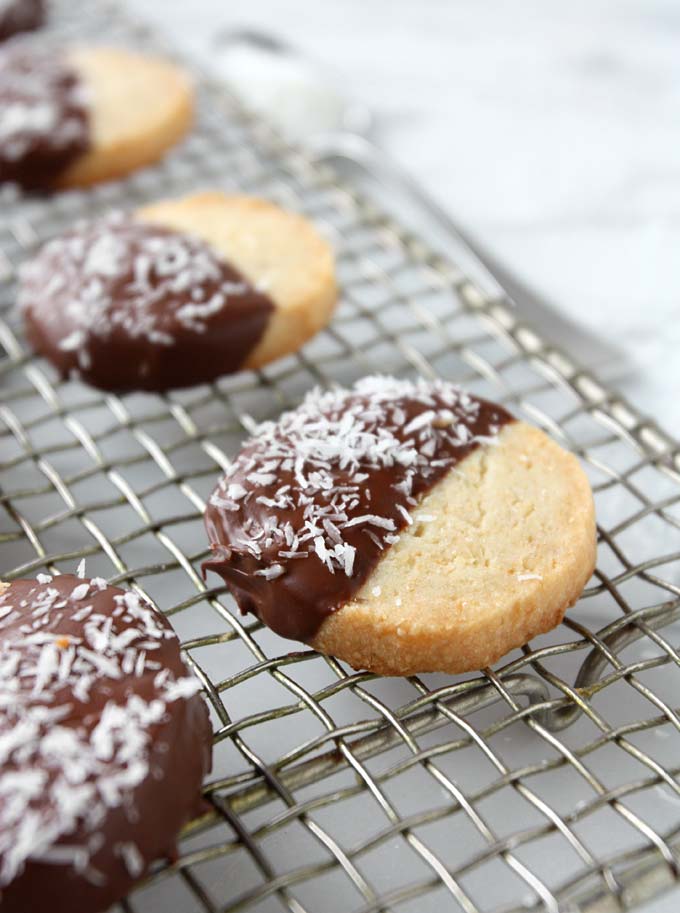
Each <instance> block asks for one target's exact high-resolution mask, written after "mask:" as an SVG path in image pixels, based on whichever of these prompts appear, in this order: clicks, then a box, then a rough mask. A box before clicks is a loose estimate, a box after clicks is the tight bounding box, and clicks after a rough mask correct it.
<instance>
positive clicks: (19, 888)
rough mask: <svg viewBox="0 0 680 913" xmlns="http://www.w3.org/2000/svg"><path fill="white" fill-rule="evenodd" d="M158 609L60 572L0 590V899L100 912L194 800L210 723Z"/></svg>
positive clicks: (171, 836) (10, 909) (15, 906)
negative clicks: (57, 574) (59, 573)
mask: <svg viewBox="0 0 680 913" xmlns="http://www.w3.org/2000/svg"><path fill="white" fill-rule="evenodd" d="M199 690H200V685H199V683H198V681H197V680H196V679H195V678H194V677H193V676H191V675H190V674H189V673H188V670H187V668H186V666H185V665H184V662H183V660H182V658H181V655H180V650H179V643H178V641H177V637H176V635H175V634H174V632H173V631H172V629H171V628H170V625H169V624H168V622H167V621H166V620H165V618H164V617H163V616H162V615H160V613H158V612H156V611H155V610H154V609H152V608H151V607H150V606H148V605H146V604H145V603H143V602H141V601H140V600H139V599H138V598H137V596H135V595H134V594H133V593H129V592H124V591H123V590H120V589H118V588H116V587H110V586H107V584H106V582H105V581H104V580H101V579H97V578H95V579H92V580H84V579H81V578H79V577H74V576H72V575H69V574H65V575H63V576H58V577H54V578H52V577H49V576H47V575H41V576H39V577H38V579H37V581H36V580H17V581H15V582H13V583H11V584H9V585H8V586H7V587H6V588H5V589H4V592H2V594H0V698H1V699H0V907H1V908H2V910H3V913H27V911H29V910H30V911H31V913H48V911H49V913H98V911H101V910H104V909H108V907H109V906H110V904H112V903H114V902H116V901H117V900H119V899H120V898H121V897H123V896H124V895H125V894H127V893H128V891H129V889H130V887H131V886H132V885H133V883H134V882H135V881H136V880H137V879H138V878H139V877H141V876H142V875H143V874H144V873H145V872H146V870H147V869H148V867H149V865H150V864H151V863H152V862H153V861H154V860H156V859H158V858H160V857H163V856H168V855H172V854H173V853H174V852H175V849H176V845H175V841H176V837H177V834H178V831H179V830H180V828H181V827H182V826H183V825H184V823H185V822H186V821H187V820H189V819H190V818H191V817H192V816H194V815H196V814H198V813H199V812H200V811H201V800H200V787H201V782H202V780H203V777H204V775H205V774H206V773H207V771H208V770H209V767H210V741H211V727H210V723H209V719H208V713H207V709H206V706H205V703H204V701H203V699H202V698H201V696H200V695H199V694H198V692H199Z"/></svg>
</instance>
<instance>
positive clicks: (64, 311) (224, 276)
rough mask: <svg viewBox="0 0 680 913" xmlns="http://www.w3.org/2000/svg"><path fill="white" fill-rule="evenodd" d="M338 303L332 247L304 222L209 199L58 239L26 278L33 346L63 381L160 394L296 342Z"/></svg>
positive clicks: (108, 221) (25, 306) (248, 364)
mask: <svg viewBox="0 0 680 913" xmlns="http://www.w3.org/2000/svg"><path fill="white" fill-rule="evenodd" d="M335 300H336V289H335V279H334V267H333V257H332V254H331V251H330V248H329V246H328V244H327V243H326V242H325V241H323V240H322V239H321V238H320V236H319V235H318V234H317V233H316V231H315V230H314V228H313V227H312V226H311V225H310V223H308V222H307V221H306V220H305V219H303V218H301V217H300V216H296V215H292V214H290V213H286V212H284V211H283V210H281V209H279V208H278V207H276V206H273V205H272V204H270V203H266V202H264V201H261V200H254V199H250V198H247V197H227V196H223V195H221V194H203V195H200V196H196V197H188V198H185V199H181V200H175V201H168V202H164V203H158V204H156V205H154V206H151V207H148V208H147V209H145V210H142V211H141V212H139V213H137V214H136V215H135V216H134V217H128V216H123V215H120V214H119V215H114V216H110V217H108V218H104V219H101V220H99V221H96V222H92V223H89V224H85V225H80V226H78V227H76V228H74V229H73V230H71V231H69V232H68V233H66V234H65V235H63V236H61V237H59V238H56V239H54V240H52V241H50V242H49V243H48V244H47V245H46V246H45V247H44V248H43V249H42V251H41V252H40V253H39V254H38V256H37V257H36V258H35V260H33V261H32V262H31V263H29V264H27V265H26V266H25V267H24V268H23V270H22V274H21V284H20V292H19V303H20V306H21V309H22V311H23V314H24V318H25V322H26V329H27V334H28V338H29V341H30V342H31V344H32V345H33V347H34V349H35V350H36V351H37V352H39V353H40V354H42V355H44V356H45V357H46V358H48V359H49V360H50V361H51V362H52V363H53V364H54V365H55V367H56V368H57V369H58V371H59V373H60V374H61V375H62V376H63V377H72V376H78V377H80V378H82V379H83V380H84V381H86V382H87V383H89V384H92V385H94V386H96V387H100V388H101V389H105V390H113V391H118V392H124V391H128V390H148V391H164V390H170V389H173V388H178V387H189V386H193V385H196V384H201V383H207V382H210V381H213V380H215V379H216V378H218V377H220V376H222V375H224V374H230V373H233V372H234V371H238V370H240V369H242V368H254V367H259V366H260V365H262V364H265V363H267V362H268V361H271V360H272V359H274V358H278V357H280V356H282V355H285V354H287V353H289V352H291V351H295V350H296V349H297V348H299V347H300V346H301V345H302V344H303V342H304V341H305V340H306V339H307V338H308V337H309V336H311V335H313V334H314V333H315V332H316V331H317V330H318V329H320V328H321V326H323V324H324V323H326V322H327V320H328V319H329V317H330V314H331V312H332V310H333V307H334V305H335Z"/></svg>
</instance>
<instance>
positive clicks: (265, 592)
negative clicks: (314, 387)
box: [203, 377, 596, 675]
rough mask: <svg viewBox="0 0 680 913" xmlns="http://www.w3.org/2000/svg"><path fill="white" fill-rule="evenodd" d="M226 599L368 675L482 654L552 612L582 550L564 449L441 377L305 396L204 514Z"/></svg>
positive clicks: (565, 596) (570, 588)
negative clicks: (226, 589) (227, 591)
mask: <svg viewBox="0 0 680 913" xmlns="http://www.w3.org/2000/svg"><path fill="white" fill-rule="evenodd" d="M205 520H206V527H207V530H208V536H209V539H210V542H211V548H212V549H213V557H212V558H211V559H209V560H208V561H206V562H205V563H204V565H203V567H204V571H205V570H213V571H215V572H217V573H218V574H220V576H222V578H223V579H224V580H225V582H226V583H227V585H228V586H229V588H230V590H231V591H232V593H233V595H234V597H235V599H236V602H237V603H238V605H239V607H240V608H241V610H242V611H251V612H254V613H255V614H257V615H258V617H259V618H260V619H261V620H262V621H263V622H264V623H265V624H267V625H269V627H271V628H272V629H273V630H274V631H276V632H277V633H279V634H281V635H283V636H286V637H292V638H295V639H299V640H304V641H306V642H307V643H309V644H310V645H311V646H313V647H315V648H316V649H318V650H320V651H322V652H325V653H330V654H333V655H335V656H337V657H339V658H340V659H343V660H346V661H347V662H348V663H350V664H351V665H352V666H354V667H355V668H365V669H369V670H371V671H373V672H377V673H380V674H384V675H408V674H414V673H417V672H430V671H432V672H449V673H459V672H465V671H469V670H472V669H479V668H483V667H484V666H487V665H490V664H492V663H494V662H495V661H496V660H498V659H499V658H500V657H501V656H503V655H504V654H505V653H507V652H508V651H510V650H511V649H513V648H515V647H518V646H521V645H522V644H524V643H526V642H527V641H528V640H530V639H531V638H532V637H534V636H535V635H537V634H540V633H543V632H545V631H548V630H549V629H550V628H552V627H554V626H555V625H557V624H559V622H560V621H561V619H562V617H563V615H564V612H565V611H566V609H567V608H568V607H569V606H570V605H572V604H573V603H574V602H575V601H576V599H577V598H578V597H579V595H580V593H581V591H582V589H583V587H584V586H585V584H586V582H587V580H588V579H589V577H590V575H591V573H592V570H593V566H594V561H595V548H596V545H595V521H594V510H593V500H592V494H591V491H590V487H589V484H588V481H587V479H586V476H585V474H584V472H583V471H582V469H581V468H580V466H579V464H578V462H577V460H576V459H575V458H574V457H573V456H572V455H571V454H569V453H567V452H565V451H564V450H562V449H561V448H560V447H559V446H558V445H557V444H555V443H554V442H553V441H552V440H551V439H550V438H548V437H547V436H546V435H545V434H543V432H541V431H539V430H538V429H536V428H533V427H531V426H529V425H526V424H524V423H523V422H519V421H515V420H514V419H513V418H512V416H511V415H510V414H509V413H507V412H506V411H505V410H504V409H502V408H501V407H500V406H495V405H494V404H492V403H488V402H486V401H484V400H480V399H477V398H475V397H472V396H470V395H469V394H466V393H464V392H463V391H461V390H459V389H458V388H456V387H455V386H453V385H452V384H449V383H446V382H444V381H437V382H433V383H428V382H426V381H424V380H418V381H416V382H411V381H403V380H395V379H393V378H385V377H369V378H364V379H363V380H362V381H360V382H358V383H357V384H356V385H355V386H354V387H353V388H352V389H351V390H333V391H330V392H326V393H322V392H320V391H314V392H313V393H311V394H309V395H308V396H307V398H306V399H305V401H304V402H303V403H302V405H301V406H300V407H299V408H298V409H296V410H294V411H293V412H290V413H285V414H284V415H283V416H282V417H281V419H280V420H279V422H278V423H271V422H270V423H265V424H264V425H261V426H260V427H259V428H258V429H257V430H256V432H255V435H254V437H253V438H252V439H251V440H250V441H249V442H247V443H246V444H245V446H244V448H243V450H242V451H241V453H240V454H239V455H238V456H237V458H236V459H235V460H234V462H233V463H232V465H231V466H230V468H229V470H228V472H227V474H226V476H225V477H224V478H223V479H222V480H221V481H220V483H219V484H218V486H217V488H216V489H215V491H214V492H213V495H212V496H211V498H210V501H209V503H208V506H207V508H206V514H205Z"/></svg>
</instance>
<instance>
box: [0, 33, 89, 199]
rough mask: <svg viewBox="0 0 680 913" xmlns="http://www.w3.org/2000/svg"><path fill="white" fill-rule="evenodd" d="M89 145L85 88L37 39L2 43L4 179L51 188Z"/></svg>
mask: <svg viewBox="0 0 680 913" xmlns="http://www.w3.org/2000/svg"><path fill="white" fill-rule="evenodd" d="M89 145H90V130H89V109H88V105H87V100H86V97H85V88H84V86H83V84H82V82H81V80H80V78H79V77H78V75H77V74H76V72H75V70H73V69H72V68H71V67H70V66H68V64H67V63H66V61H65V60H64V59H63V58H62V57H61V56H60V55H59V53H58V52H55V51H53V50H48V49H47V48H45V47H43V46H42V44H39V43H38V42H37V40H35V39H31V40H27V39H21V40H14V41H11V42H9V43H8V44H6V45H5V46H4V47H2V48H0V184H2V183H12V184H18V185H19V186H21V187H24V188H25V189H31V190H45V189H49V188H50V187H51V186H52V185H53V184H54V183H55V181H56V180H57V178H58V177H59V176H60V175H61V173H62V172H63V171H64V170H65V169H66V168H67V167H68V166H69V165H70V164H71V163H72V162H74V161H75V160H76V159H77V158H79V157H80V156H81V155H83V153H85V152H87V150H88V148H89Z"/></svg>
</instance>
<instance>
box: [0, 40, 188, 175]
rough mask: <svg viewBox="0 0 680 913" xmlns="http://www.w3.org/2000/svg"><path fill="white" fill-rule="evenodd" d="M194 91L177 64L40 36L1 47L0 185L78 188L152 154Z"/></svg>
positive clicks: (169, 137)
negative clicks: (57, 44) (52, 43)
mask: <svg viewBox="0 0 680 913" xmlns="http://www.w3.org/2000/svg"><path fill="white" fill-rule="evenodd" d="M192 117H193V91H192V88H191V84H190V82H189V80H188V78H187V77H186V76H185V74H184V72H183V71H182V70H180V69H179V68H178V67H176V66H174V64H171V63H168V62H166V61H164V60H159V59H156V58H153V57H147V56H145V55H140V54H134V53H130V52H127V51H119V50H112V49H107V48H86V49H66V48H65V49H58V48H54V47H46V46H45V45H44V43H43V42H40V41H38V39H37V38H20V39H15V40H13V41H11V42H8V43H7V44H6V45H4V46H2V47H0V183H12V184H17V185H19V186H20V187H23V188H25V189H28V190H53V189H56V188H62V187H84V186H88V185H90V184H94V183H97V182H99V181H106V180H111V179H112V178H116V177H121V176H123V175H126V174H129V173H130V172H132V171H135V170H136V169H138V168H141V167H143V166H144V165H148V164H151V163H153V162H156V161H158V159H160V158H161V157H162V155H163V154H164V153H165V152H166V151H167V150H168V149H169V148H170V147H171V146H173V145H174V144H175V143H176V142H178V141H179V139H181V138H182V137H183V136H184V134H185V133H186V132H187V130H188V129H189V127H190V125H191V121H192Z"/></svg>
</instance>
